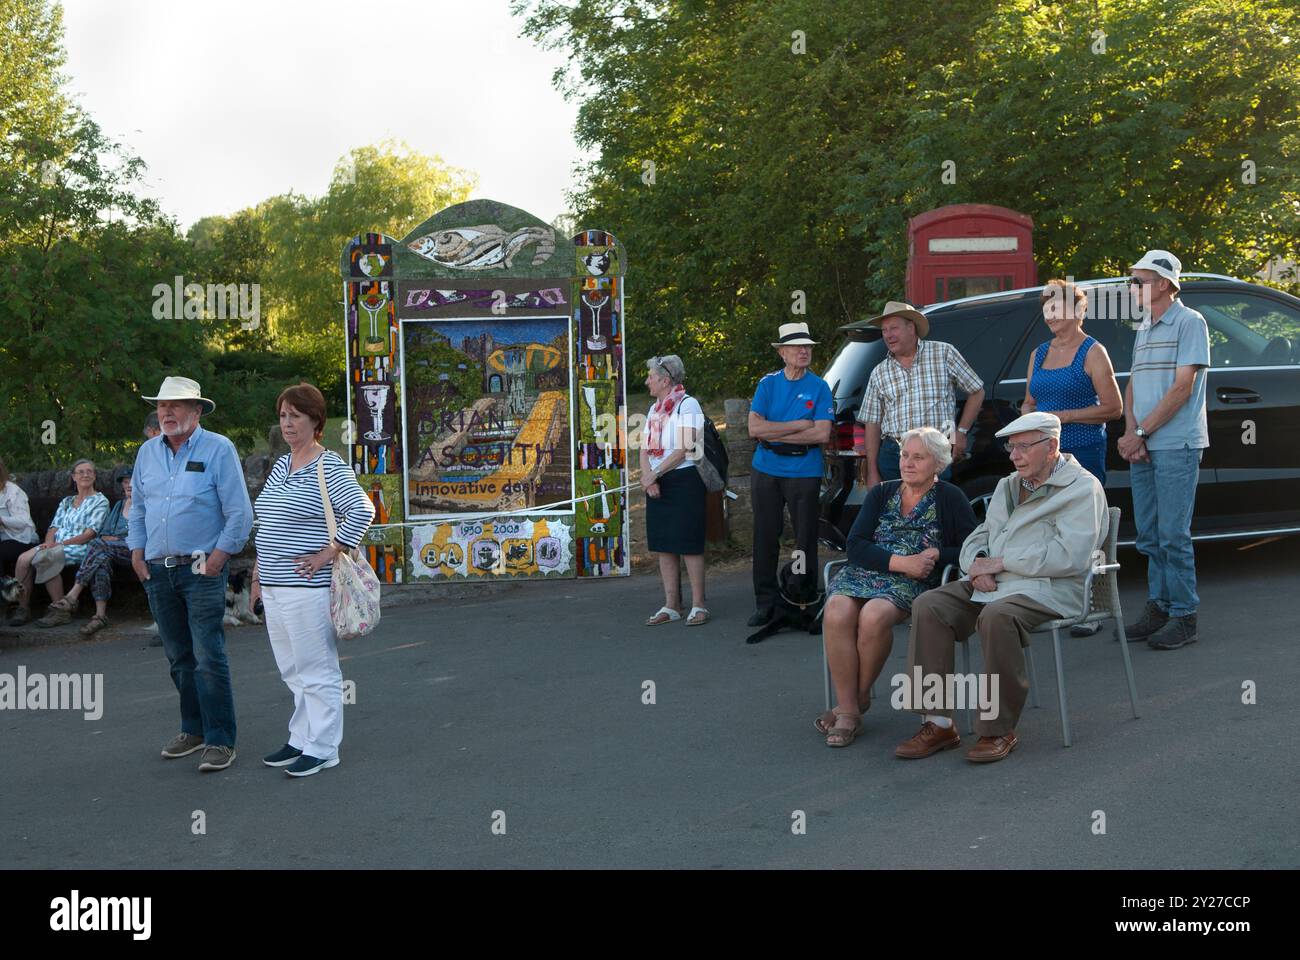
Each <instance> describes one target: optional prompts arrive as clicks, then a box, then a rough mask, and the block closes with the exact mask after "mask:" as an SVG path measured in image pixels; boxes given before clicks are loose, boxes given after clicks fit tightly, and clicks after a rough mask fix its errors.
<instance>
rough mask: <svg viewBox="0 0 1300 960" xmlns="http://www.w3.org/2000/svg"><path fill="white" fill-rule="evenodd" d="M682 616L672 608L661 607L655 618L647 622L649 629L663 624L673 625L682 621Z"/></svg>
mask: <svg viewBox="0 0 1300 960" xmlns="http://www.w3.org/2000/svg"><path fill="white" fill-rule="evenodd" d="M681 618H682V615H681V614H680V613H678V612H677V611H676V610H674V609H672V608H671V607H660V608H659V609H658V610H656V611H655V614H654V616H653V617H651V618H650V619H648V620H647V621H646V622H645V625H646V626H647V627H657V626H659V624H661V623H672V622H673V621H674V620H680V619H681Z"/></svg>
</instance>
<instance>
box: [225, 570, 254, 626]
mask: <svg viewBox="0 0 1300 960" xmlns="http://www.w3.org/2000/svg"><path fill="white" fill-rule="evenodd" d="M252 595H253V578H252V574H251V571H248V570H244V571H241V572H239V573H231V574H230V577H229V579H228V580H227V581H226V616H225V624H226V626H228V627H242V626H243V625H244V624H246V623H261V622H262V618H261V617H259V616H258V615H257V614H256V613H254V612H253V607H252Z"/></svg>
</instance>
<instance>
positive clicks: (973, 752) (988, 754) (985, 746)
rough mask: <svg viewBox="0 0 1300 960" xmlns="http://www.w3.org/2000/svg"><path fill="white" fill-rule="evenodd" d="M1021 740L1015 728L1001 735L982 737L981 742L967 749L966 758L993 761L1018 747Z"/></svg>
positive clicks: (978, 761) (975, 761)
mask: <svg viewBox="0 0 1300 960" xmlns="http://www.w3.org/2000/svg"><path fill="white" fill-rule="evenodd" d="M1019 742H1020V741H1019V740H1017V739H1016V731H1014V730H1012V731H1011V732H1010V733H1004V734H1003V735H1002V736H1000V737H980V741H979V743H977V744H975V746H973V747H971V748H970V749H969V750H968V751H966V759H967V760H970V761H972V762H974V763H992V762H993V761H995V760H1001V759H1002V758H1003V757H1005V756H1006V755H1007V754H1009V753H1010V752H1011V751H1012V750H1014V749H1016V744H1017V743H1019Z"/></svg>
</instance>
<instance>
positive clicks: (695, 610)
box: [686, 607, 709, 627]
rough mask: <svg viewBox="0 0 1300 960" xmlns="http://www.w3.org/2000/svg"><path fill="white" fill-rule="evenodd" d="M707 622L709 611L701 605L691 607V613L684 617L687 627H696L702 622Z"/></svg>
mask: <svg viewBox="0 0 1300 960" xmlns="http://www.w3.org/2000/svg"><path fill="white" fill-rule="evenodd" d="M708 622H709V611H707V610H705V609H704V608H703V607H691V614H690V616H688V617H687V618H686V625H687V626H688V627H698V626H699V625H700V624H702V623H708Z"/></svg>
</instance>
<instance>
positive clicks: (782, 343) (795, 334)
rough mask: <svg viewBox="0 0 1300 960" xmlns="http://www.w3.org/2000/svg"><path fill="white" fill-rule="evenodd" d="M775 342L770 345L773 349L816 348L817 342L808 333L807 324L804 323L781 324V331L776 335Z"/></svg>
mask: <svg viewBox="0 0 1300 960" xmlns="http://www.w3.org/2000/svg"><path fill="white" fill-rule="evenodd" d="M776 337H777V340H776V342H775V343H773V344H772V346H774V347H799V346H809V347H812V346H816V345H817V341H816V340H814V339H813V338H812V337H811V336H810V335H809V333H808V324H806V323H783V324H781V329H780V330H778V331H777V333H776Z"/></svg>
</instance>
